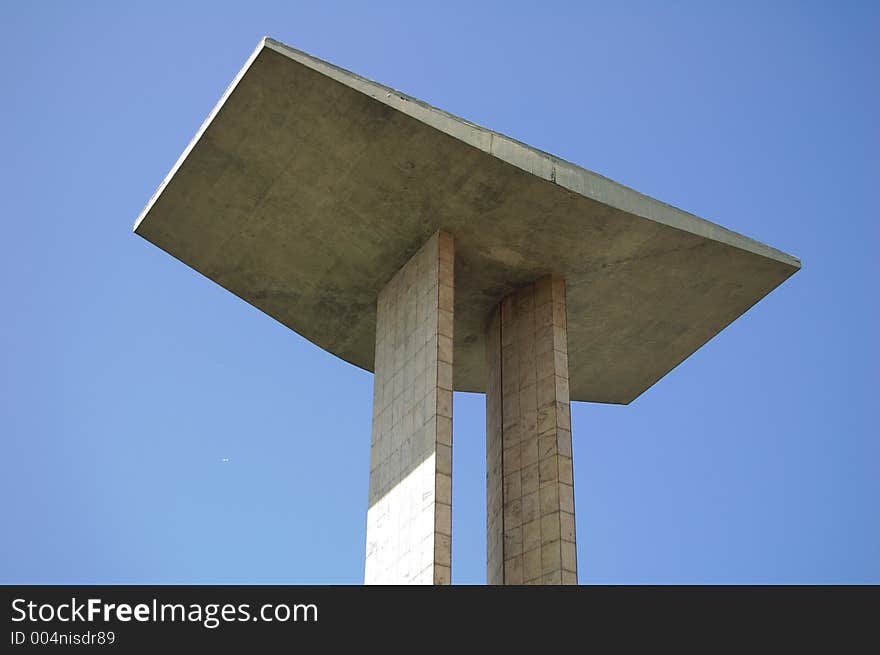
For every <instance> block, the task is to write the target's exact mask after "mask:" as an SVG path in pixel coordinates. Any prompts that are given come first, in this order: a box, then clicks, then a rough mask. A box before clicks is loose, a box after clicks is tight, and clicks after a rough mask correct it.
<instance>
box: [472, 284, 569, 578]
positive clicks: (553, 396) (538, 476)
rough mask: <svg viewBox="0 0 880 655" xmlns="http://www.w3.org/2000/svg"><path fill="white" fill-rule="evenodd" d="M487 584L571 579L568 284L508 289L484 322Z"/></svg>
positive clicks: (530, 285) (533, 285)
mask: <svg viewBox="0 0 880 655" xmlns="http://www.w3.org/2000/svg"><path fill="white" fill-rule="evenodd" d="M486 343H487V359H488V371H489V377H488V379H487V382H486V387H487V389H486V458H487V461H486V480H487V498H486V500H487V530H488V534H487V550H488V582H489V584H577V561H576V551H575V524H574V486H573V485H574V480H573V475H572V465H571V415H570V411H569V391H568V349H567V335H566V304H565V282H564V280H563V279H562V278H559V277H549V276H548V277H545V278H542V279H540V280H538V281H537V282H535V283H533V284H529V285H527V286H525V287H523V288H522V289H520V290H518V291H516V292H514V293H512V294H510V295H509V296H507V297H505V298H504V300H502V301H501V303H500V304H499V306H498V308H497V309H496V311H495V313H494V314H493V316H492V318H491V319H490V322H489V325H488V328H487V334H486Z"/></svg>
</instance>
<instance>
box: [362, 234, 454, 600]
mask: <svg viewBox="0 0 880 655" xmlns="http://www.w3.org/2000/svg"><path fill="white" fill-rule="evenodd" d="M453 256H454V244H453V241H452V238H451V237H450V236H449V235H448V234H444V233H439V234H435V235H434V236H432V237H431V238H430V239H428V242H427V243H426V244H425V245H424V246H423V247H422V248H421V249H420V250H419V251H418V252H417V253H416V254H415V255H413V257H412V258H411V259H410V260H409V261H408V262H407V263H406V264H405V265H404V266H403V268H401V269H400V271H399V272H398V273H397V274H396V275H395V276H394V277H393V278H391V281H390V282H388V284H386V285H385V287H384V288H383V289H382V291H381V292H380V293H379V301H378V309H377V324H376V363H375V369H376V375H375V377H374V378H373V433H372V434H373V436H372V443H371V448H370V506H369V510H368V512H367V558H366V570H365V575H364V580H365V582H366V583H367V584H449V582H450V572H451V571H450V566H451V561H450V557H451V550H450V549H451V535H452V336H453V333H452V330H453V314H452V311H453V298H454V284H453Z"/></svg>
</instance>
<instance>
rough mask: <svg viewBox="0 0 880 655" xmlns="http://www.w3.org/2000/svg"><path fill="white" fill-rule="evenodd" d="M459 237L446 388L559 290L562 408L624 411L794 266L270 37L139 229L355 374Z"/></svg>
mask: <svg viewBox="0 0 880 655" xmlns="http://www.w3.org/2000/svg"><path fill="white" fill-rule="evenodd" d="M437 230H444V231H447V232H449V233H451V234H453V235H454V236H455V239H456V244H457V246H456V249H457V257H456V265H455V266H456V270H455V274H456V278H457V280H456V299H455V302H456V306H455V335H456V338H455V343H454V351H455V360H456V365H457V369H456V375H455V388H456V389H458V390H464V391H484V390H485V389H486V379H487V368H486V357H485V338H486V333H485V321H486V319H487V317H488V316H489V315H490V314H491V313H492V311H493V310H494V308H495V307H496V306H497V305H498V303H499V302H500V301H501V299H502V298H504V297H505V296H507V295H508V294H510V293H512V292H514V291H515V290H517V289H519V288H520V287H522V286H523V285H526V284H529V283H531V282H532V281H534V280H536V279H538V278H540V277H541V276H544V275H548V274H558V275H561V276H562V277H564V279H565V281H566V285H567V303H568V350H569V352H568V355H569V374H570V385H571V398H572V399H573V400H587V401H596V402H608V403H628V402H630V401H632V400H633V399H634V398H636V397H637V396H638V395H639V394H641V393H642V392H643V391H645V390H646V389H647V388H649V387H650V386H651V385H652V384H653V383H654V382H656V381H657V380H658V379H659V378H660V377H662V376H663V375H664V374H666V373H667V372H668V371H669V370H671V369H672V368H673V367H675V366H676V365H677V364H679V363H680V362H681V361H682V360H684V359H685V358H686V357H688V356H689V355H690V354H691V353H693V352H694V351H695V350H696V349H698V348H699V347H700V346H701V345H702V344H703V343H705V342H706V341H707V340H708V339H710V338H711V337H713V336H714V335H715V334H717V333H718V332H719V331H720V330H721V329H723V328H724V327H725V326H726V325H728V324H729V323H730V322H731V321H733V320H734V319H735V318H736V317H738V316H739V315H740V314H742V313H743V312H745V311H746V310H747V309H748V308H749V307H751V306H752V305H753V304H754V303H756V302H757V301H758V300H759V299H761V298H762V297H763V296H764V295H766V294H767V293H769V292H770V291H771V290H772V289H774V288H775V287H776V286H777V285H779V284H780V283H781V282H782V281H783V280H785V279H786V278H787V277H789V276H790V275H792V274H793V273H794V272H795V271H797V270H798V268H799V266H800V264H799V262H798V260H797V259H795V258H794V257H791V256H790V255H786V254H785V253H782V252H780V251H778V250H775V249H773V248H770V247H769V246H766V245H763V244H761V243H758V242H757V241H754V240H752V239H749V238H746V237H744V236H741V235H739V234H736V233H734V232H731V231H729V230H726V229H724V228H722V227H719V226H718V225H715V224H713V223H710V222H709V221H706V220H704V219H701V218H699V217H697V216H694V215H692V214H689V213H687V212H684V211H681V210H679V209H676V208H674V207H671V206H669V205H667V204H664V203H662V202H659V201H657V200H654V199H652V198H649V197H647V196H645V195H642V194H640V193H638V192H636V191H633V190H632V189H629V188H627V187H624V186H622V185H620V184H618V183H616V182H613V181H611V180H609V179H607V178H604V177H602V176H601V175H597V174H596V173H592V172H590V171H588V170H585V169H583V168H580V167H579V166H576V165H574V164H571V163H569V162H566V161H564V160H562V159H560V158H558V157H554V156H552V155H549V154H547V153H544V152H541V151H539V150H536V149H534V148H531V147H529V146H527V145H525V144H522V143H520V142H518V141H515V140H514V139H511V138H509V137H506V136H504V135H502V134H499V133H497V132H493V131H491V130H488V129H485V128H482V127H480V126H477V125H474V124H473V123H470V122H468V121H466V120H463V119H460V118H457V117H455V116H452V115H451V114H448V113H446V112H444V111H441V110H439V109H436V108H434V107H431V106H429V105H427V104H425V103H423V102H420V101H418V100H416V99H415V98H412V97H409V96H407V95H405V94H403V93H400V92H398V91H395V90H393V89H391V88H388V87H385V86H382V85H381V84H377V83H375V82H371V81H369V80H366V79H364V78H362V77H360V76H358V75H355V74H353V73H350V72H348V71H345V70H343V69H340V68H338V67H336V66H333V65H331V64H328V63H326V62H323V61H321V60H319V59H316V58H314V57H311V56H310V55H307V54H305V53H303V52H300V51H297V50H295V49H293V48H290V47H288V46H285V45H283V44H281V43H278V42H277V41H273V40H271V39H264V40H263V41H261V42H260V44H259V46H258V47H257V49H256V50H255V51H254V53H253V55H252V56H251V58H250V59H249V60H248V62H247V63H246V65H245V66H244V68H243V69H242V70H241V71H240V73H239V74H238V76H237V77H236V78H235V80H234V81H233V83H232V85H231V86H230V87H229V89H228V90H227V92H226V94H224V96H223V97H222V99H221V101H220V103H219V104H218V105H217V107H216V108H215V109H214V110H213V111H212V112H211V114H210V116H209V117H208V119H207V120H206V121H205V123H204V125H203V126H202V128H201V129H200V130H199V132H198V134H197V135H196V137H195V139H194V140H193V141H192V143H191V144H190V145H189V147H188V148H187V149H186V150H185V152H184V153H183V155H182V156H181V158H180V160H179V161H178V162H177V164H176V165H175V166H174V168H173V169H172V171H171V173H170V174H169V175H168V177H167V178H166V179H165V181H164V182H163V183H162V185H161V186H160V187H159V189H158V190H157V192H156V193H155V194H154V196H153V198H152V199H151V200H150V202H149V204H148V205H147V207H146V208H145V209H144V211H143V213H142V214H141V216H140V217H139V218H138V220H137V223H136V225H135V231H136V232H137V233H138V234H139V235H141V236H143V237H144V238H146V239H148V240H149V241H151V242H153V243H154V244H156V245H157V246H159V247H160V248H162V249H164V250H166V251H167V252H169V253H170V254H172V255H173V256H175V257H177V258H178V259H180V260H181V261H183V262H185V263H186V264H188V265H189V266H191V267H193V268H194V269H196V270H197V271H199V272H201V273H203V274H204V275H206V276H207V277H209V278H210V279H212V280H214V281H215V282H217V283H218V284H220V285H222V286H223V287H225V288H227V289H229V290H230V291H232V292H233V293H235V294H237V295H238V296H240V297H241V298H243V299H244V300H246V301H247V302H249V303H251V304H252V305H254V306H256V307H258V308H260V309H261V310H263V311H264V312H266V313H267V314H269V315H270V316H272V317H274V318H275V319H277V320H278V321H280V322H282V323H283V324H285V325H287V326H289V327H290V328H291V329H293V330H295V331H296V332H298V333H299V334H301V335H302V336H304V337H305V338H307V339H309V340H310V341H312V342H314V343H315V344H317V345H318V346H320V347H322V348H324V349H326V350H328V351H329V352H331V353H333V354H335V355H337V356H339V357H341V358H342V359H344V360H346V361H348V362H351V363H353V364H355V365H357V366H360V367H362V368H364V369H367V370H373V367H374V363H375V361H376V353H375V344H376V325H377V321H376V300H377V298H378V296H379V293H380V291H381V290H382V289H383V288H384V287H385V285H386V284H388V281H389V280H390V279H392V277H393V276H394V275H395V274H396V273H397V272H398V271H399V270H400V269H401V268H402V267H403V265H404V264H405V263H406V262H407V261H408V260H409V259H410V258H411V257H412V256H413V254H414V253H415V252H416V251H417V250H418V249H419V248H421V247H422V245H423V244H424V243H425V242H426V241H427V239H428V238H429V237H430V236H431V235H432V234H433V233H435V232H436V231H437Z"/></svg>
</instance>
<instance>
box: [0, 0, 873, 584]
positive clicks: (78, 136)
mask: <svg viewBox="0 0 880 655" xmlns="http://www.w3.org/2000/svg"><path fill="white" fill-rule="evenodd" d="M267 34H268V35H271V36H273V37H275V38H277V39H279V40H282V41H284V42H286V43H289V44H291V45H293V46H295V47H297V48H301V49H304V50H306V51H308V52H310V53H313V54H315V55H317V56H319V57H322V58H325V59H328V60H329V61H331V62H333V63H336V64H339V65H341V66H344V67H346V68H349V69H351V70H354V71H355V72H358V73H360V74H362V75H365V76H367V77H370V78H373V79H376V80H378V81H380V82H382V83H385V84H388V85H390V86H393V87H396V88H398V89H400V90H402V91H404V92H406V93H409V94H412V95H414V96H416V97H419V98H422V99H424V100H426V101H428V102H430V103H432V104H435V105H437V106H439V107H442V108H444V109H447V110H449V111H452V112H454V113H456V114H458V115H461V116H463V117H465V118H467V119H470V120H473V121H476V122H478V123H481V124H484V125H486V126H488V127H491V128H493V129H496V130H499V131H501V132H504V133H507V134H509V135H511V136H513V137H515V138H517V139H520V140H523V141H525V142H527V143H529V144H532V145H534V146H536V147H538V148H541V149H544V150H547V151H550V152H553V153H554V154H558V155H560V156H562V157H564V158H566V159H568V160H570V161H573V162H576V163H578V164H581V165H583V166H586V167H587V168H590V169H592V170H595V171H597V172H600V173H602V174H604V175H607V176H609V177H611V178H613V179H615V180H618V181H620V182H622V183H624V184H627V185H630V186H633V187H635V188H636V189H638V190H640V191H642V192H645V193H647V194H649V195H653V196H655V197H658V198H660V199H662V200H664V201H667V202H670V203H672V204H674V205H676V206H679V207H682V208H683V209H686V210H689V211H692V212H695V213H697V214H699V215H701V216H705V217H707V218H709V219H710V220H713V221H716V222H718V223H720V224H721V225H724V226H726V227H729V228H731V229H733V230H736V231H738V232H742V233H744V234H747V235H749V236H753V237H755V238H757V239H759V240H762V241H765V242H767V243H769V244H771V245H773V246H776V247H778V248H781V249H783V250H786V251H788V252H791V253H792V254H794V255H796V256H798V257H800V258H801V259H802V260H803V264H804V267H803V270H802V271H801V272H800V273H798V274H797V275H795V276H794V277H793V278H792V279H790V280H789V281H788V282H786V283H785V284H784V285H783V286H782V287H780V288H779V289H777V290H776V291H774V292H773V293H772V294H771V295H770V296H768V297H767V298H766V299H764V300H763V301H762V302H761V303H759V304H758V305H757V306H756V307H754V308H753V309H752V310H750V311H749V312H748V313H747V314H746V315H745V316H743V317H742V318H740V319H739V320H738V321H736V322H735V323H734V324H733V325H732V326H731V327H729V328H728V329H726V330H725V331H724V332H722V333H721V334H720V335H719V336H718V337H716V338H715V339H714V340H712V341H711V342H710V343H709V344H708V345H706V346H705V347H704V348H703V349H701V350H700V351H699V352H697V353H696V354H695V355H693V356H692V357H691V358H690V359H688V360H687V361H686V362H685V363H684V364H682V365H681V366H679V367H678V368H677V369H676V370H674V371H673V372H672V373H670V374H669V375H667V376H666V377H665V378H664V379H663V380H662V381H661V382H660V383H658V384H657V385H656V386H655V387H654V388H652V389H650V390H649V391H648V392H647V393H645V394H644V395H643V396H642V397H641V398H639V399H638V400H637V401H635V402H634V403H633V404H632V405H630V406H627V407H618V406H602V405H592V404H575V405H573V407H572V419H573V428H574V454H575V461H574V464H575V479H576V482H575V492H576V505H577V536H578V558H579V567H580V580H581V582H582V583H667V582H682V583H741V582H742V583H747V582H768V583H777V582H779V583H781V582H788V583H800V582H814V583H824V582H874V583H880V513H878V505H880V442H878V429H877V424H878V418H877V393H878V382H880V379H878V378H880V375H878V373H880V357H878V355H880V352H878V345H877V344H878V336H880V320H878V318H880V317H878V293H877V286H878V282H880V276H878V273H880V271H878V268H880V266H878V246H880V239H878V236H880V234H878V222H877V218H878V217H877V199H876V197H877V193H876V192H877V181H878V179H880V166H878V159H880V157H878V152H880V138H878V122H877V117H878V115H880V94H878V84H877V63H878V61H880V47H878V43H880V10H878V5H877V4H876V3H864V4H861V3H855V2H839V3H838V2H834V3H831V2H826V3H818V2H792V3H787V2H775V3H766V2H756V3H753V4H748V3H720V2H719V3H708V2H699V3H681V2H669V3H656V2H655V3H644V4H642V3H625V2H602V3H587V2H572V3H570V4H566V3H553V2H543V3H523V4H518V3H515V2H503V3H497V4H488V3H479V2H466V3H456V2H444V3H413V2H406V3H400V4H387V3H378V2H364V3H356V4H351V5H343V4H340V3H333V2H320V3H316V2H303V3H298V2H278V3H254V2H248V3H245V2H235V3H220V2H212V3H203V4H197V3H192V2H175V3H171V2H168V3H157V2H155V1H153V2H140V3H138V2H126V3H117V2H112V3H111V2H107V3H92V2H77V3H73V2H58V3H51V2H42V3H37V2H33V3H24V2H22V3H4V5H3V8H2V9H0V36H2V38H0V52H2V59H3V61H4V62H5V65H4V66H3V68H2V70H0V88H2V89H3V92H2V102H0V118H2V120H0V138H2V144H3V148H4V156H3V158H2V163H0V167H2V177H0V179H2V185H3V193H2V194H0V221H2V229H3V233H2V244H3V256H2V257H0V294H2V298H3V300H4V302H3V312H2V321H0V344H2V345H0V347H2V357H3V359H2V366H0V435H2V447H3V452H2V457H0V491H2V498H3V500H2V509H0V524H2V525H3V530H2V532H3V538H2V539H0V582H6V583H360V582H361V581H362V579H363V551H364V539H365V537H364V529H365V524H366V503H367V484H368V467H369V458H368V448H369V430H370V415H371V407H370V404H371V398H372V396H371V385H372V376H371V375H370V374H368V373H365V372H363V371H361V370H358V369H356V368H354V367H352V366H350V365H348V364H345V363H344V362H342V361H340V360H338V359H336V358H335V357H333V356H332V355H329V354H327V353H325V352H323V351H321V350H319V349H318V348H316V347H315V346H312V345H311V344H310V343H308V342H307V341H305V340H304V339H302V338H300V337H299V336H298V335H296V334H294V333H293V332H291V331H289V330H288V329H286V328H284V327H282V326H281V325H280V324H278V323H276V322H275V321H273V320H272V319H270V318H268V317H267V316H265V315H263V314H261V313H260V312H258V311H257V310H255V309H254V308H252V307H250V306H249V305H247V304H245V303H244V302H242V301H240V300H239V299H237V298H235V297H234V296H233V295H231V294H229V293H227V292H226V291H224V290H223V289H221V288H220V287H219V286H217V285H215V284H213V283H211V282H209V281H208V280H207V279H205V278H203V277H201V276H199V275H198V274H196V273H194V272H193V271H192V270H190V269H189V268H187V267H186V266H184V265H183V264H181V263H179V262H177V261H176V260H174V259H172V258H171V257H169V256H168V255H166V254H165V253H163V252H161V251H160V250H158V249H157V248H155V247H154V246H152V245H150V244H149V243H147V242H146V241H144V240H142V239H140V238H139V237H136V236H135V235H133V234H132V233H131V226H132V223H133V221H134V219H135V217H136V216H137V214H138V212H139V211H140V210H141V208H142V207H143V205H144V204H145V203H146V201H147V199H148V198H149V196H150V195H151V193H152V192H153V191H154V189H155V188H156V186H157V185H158V184H159V182H160V181H161V180H162V178H163V177H164V176H165V174H166V173H167V171H168V170H169V169H170V167H171V166H172V164H173V163H174V161H175V160H176V159H177V157H178V155H179V154H180V152H181V151H182V150H183V148H184V147H185V146H186V144H187V142H188V141H189V139H190V138H191V137H192V135H193V134H194V133H195V131H196V129H197V128H198V126H199V125H200V124H201V122H202V120H203V119H204V118H205V116H206V115H207V114H208V112H209V111H210V109H211V108H212V107H213V105H214V103H215V102H216V101H217V99H218V98H219V97H220V95H221V94H222V92H223V90H224V89H225V88H226V85H227V84H228V83H229V81H230V80H231V79H232V77H233V76H234V75H235V73H236V71H237V70H238V69H239V68H240V66H241V65H242V64H243V63H244V61H245V59H246V58H247V56H248V55H249V54H250V52H251V51H252V49H253V48H254V47H255V45H256V43H257V41H258V40H259V39H260V37H262V36H263V35H267ZM484 439H485V427H484V399H483V397H482V396H480V395H473V394H456V396H455V448H454V483H453V488H454V492H453V493H454V500H453V502H454V505H453V508H454V509H453V512H454V539H453V580H454V581H455V582H459V583H482V582H484V581H485V535H484V530H485V518H484V497H485V496H484V494H485V489H484V484H485V480H484V476H485V462H484V460H485V456H484V447H485V446H484V444H485V442H484ZM223 458H229V460H230V461H229V462H228V463H223V462H222V459H223Z"/></svg>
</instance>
